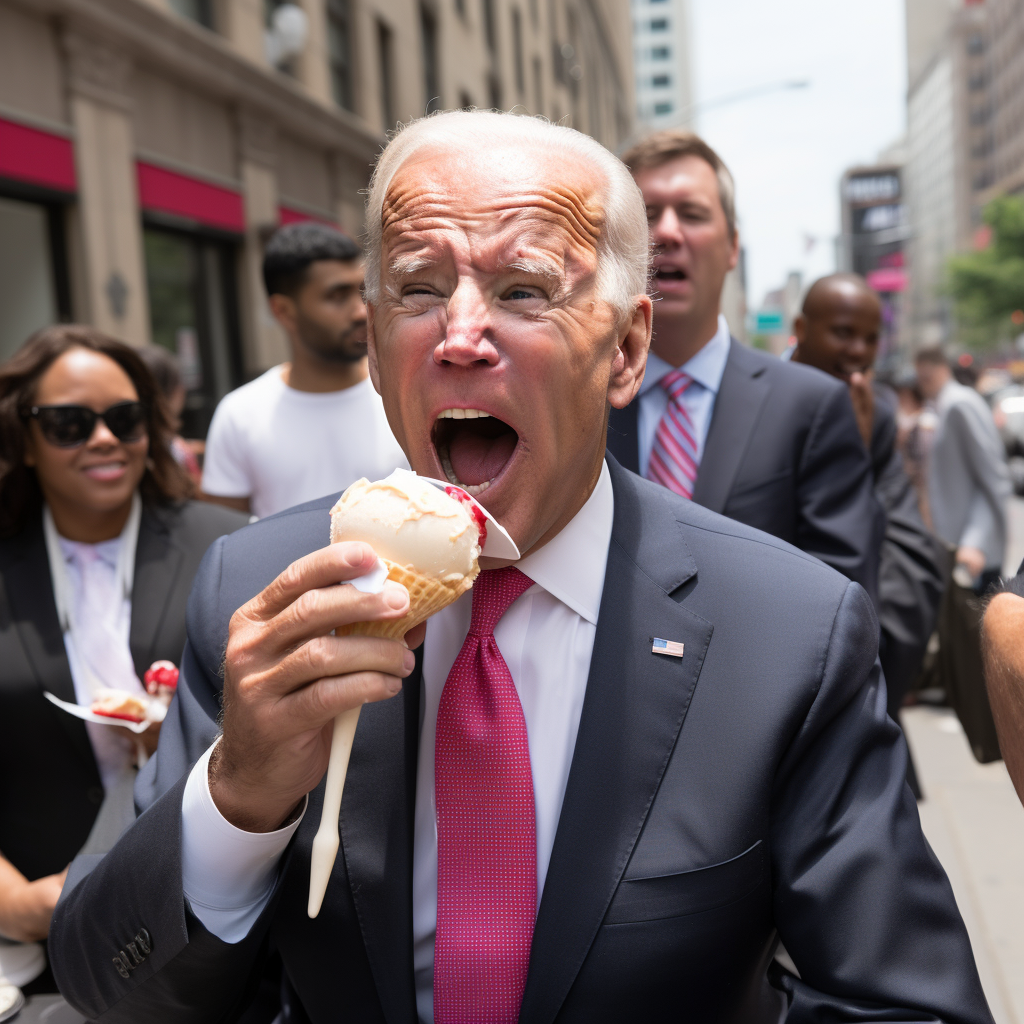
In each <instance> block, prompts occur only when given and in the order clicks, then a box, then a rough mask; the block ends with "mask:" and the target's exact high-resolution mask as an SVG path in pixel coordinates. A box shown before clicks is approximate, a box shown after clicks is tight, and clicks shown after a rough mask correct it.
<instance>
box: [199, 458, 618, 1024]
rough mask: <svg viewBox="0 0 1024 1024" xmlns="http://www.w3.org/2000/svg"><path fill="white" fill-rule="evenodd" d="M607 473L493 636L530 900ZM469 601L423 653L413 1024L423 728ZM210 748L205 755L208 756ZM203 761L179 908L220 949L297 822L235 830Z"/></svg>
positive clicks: (255, 900) (590, 623)
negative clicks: (512, 742)
mask: <svg viewBox="0 0 1024 1024" xmlns="http://www.w3.org/2000/svg"><path fill="white" fill-rule="evenodd" d="M613 512H614V508H613V497H612V484H611V477H610V475H609V473H608V467H607V465H605V466H603V467H602V469H601V476H600V478H599V480H598V483H597V486H596V487H595V488H594V491H593V493H592V494H591V495H590V498H589V499H588V500H587V502H586V504H585V505H584V506H583V508H581V509H580V511H579V512H578V513H577V515H576V516H575V517H574V518H573V520H572V521H571V522H570V523H569V524H568V525H567V526H566V527H565V528H564V529H563V530H562V531H561V533H559V534H558V535H557V536H556V537H555V538H554V539H552V540H551V541H549V542H548V543H547V544H546V545H545V546H544V547H543V548H541V549H540V550H539V551H537V552H534V553H533V554H532V555H529V556H527V557H526V558H523V559H521V560H520V561H519V562H518V563H517V564H518V568H519V569H520V570H521V571H522V572H524V573H525V574H526V575H527V576H529V577H530V579H532V580H533V581H534V583H535V586H532V587H530V589H529V590H527V591H526V592H525V593H524V594H523V595H522V596H521V597H520V598H519V599H518V600H516V601H515V602H513V604H512V605H511V606H510V607H509V609H508V611H506V612H505V614H504V615H503V616H502V618H501V620H500V621H499V623H498V625H497V626H496V627H495V630H494V638H495V641H496V642H497V645H498V649H499V650H500V651H501V653H502V656H503V657H504V659H505V663H506V664H507V665H508V669H509V673H510V674H511V676H512V680H513V682H514V683H515V687H516V691H517V693H518V694H519V700H520V702H521V704H522V708H523V717H524V718H525V720H526V733H527V740H528V743H529V748H530V767H531V770H532V773H533V791H534V806H535V809H536V822H537V898H538V900H539V899H540V897H541V893H542V892H543V888H544V880H545V878H546V876H547V869H548V863H549V862H550V859H551V850H552V847H553V845H554V841H555V831H556V829H557V827H558V818H559V815H560V814H561V809H562V798H563V797H564V795H565V786H566V782H567V781H568V778H569V767H570V765H571V763H572V755H573V750H574V749H575V746H576V733H577V730H578V729H579V723H580V714H581V713H582V710H583V698H584V694H585V693H586V688H587V678H588V676H589V674H590V659H591V655H592V654H593V650H594V637H595V636H596V632H597V615H598V610H599V608H600V604H601V595H602V592H603V591H604V576H605V568H606V566H607V559H608V545H609V543H610V541H611V534H612V519H613ZM471 609H472V593H469V594H466V595H464V596H463V597H462V598H460V599H459V600H458V601H456V602H455V603H454V604H453V605H450V606H449V607H448V608H446V609H444V610H443V611H441V612H439V613H438V614H437V615H435V616H434V617H433V618H432V619H431V620H430V621H429V623H428V625H427V637H426V641H425V643H424V647H423V694H424V711H423V728H422V732H421V736H420V749H419V764H418V769H417V771H418V777H417V786H416V808H415V834H414V840H413V891H412V899H413V907H412V913H413V963H414V968H415V972H416V1004H417V1009H418V1012H419V1016H420V1018H421V1020H423V1021H424V1022H426V1024H431V1022H432V1021H433V970H434V933H435V930H436V926H437V826H436V817H435V810H434V729H435V726H436V723H437V707H438V703H439V701H440V698H441V691H442V689H443V688H444V684H445V681H446V680H447V678H448V672H449V671H450V669H451V666H452V664H453V663H454V661H455V658H456V657H457V656H458V653H459V651H460V650H461V648H462V644H463V642H464V640H465V638H466V634H467V633H468V631H469V620H470V614H471ZM211 749H212V748H211ZM207 760H208V754H207V755H206V756H204V758H202V759H201V760H200V761H199V763H197V765H196V766H195V768H194V769H193V770H192V773H191V775H190V776H189V779H188V782H187V783H186V786H185V794H184V800H183V806H182V875H183V885H184V892H185V896H186V898H187V899H188V900H189V903H190V904H191V906H192V911H193V913H194V914H195V915H196V916H197V917H198V918H199V920H200V921H202V922H203V924H204V925H205V926H206V928H207V929H208V930H209V931H211V932H213V934H215V935H217V936H219V937H220V938H221V939H223V940H225V941H227V942H238V941H240V940H241V939H242V938H244V937H245V935H246V934H247V933H248V931H249V928H251V927H252V924H253V922H254V921H255V920H256V918H257V917H258V916H259V914H260V912H261V911H262V909H263V907H264V906H265V905H266V901H267V900H268V899H269V897H270V893H271V891H272V889H273V881H274V870H275V868H276V865H277V861H278V859H279V858H280V856H281V854H282V853H283V852H284V849H285V847H286V846H287V845H288V841H289V839H290V838H291V836H292V834H293V833H294V831H295V830H296V829H297V828H298V824H299V823H298V822H297V821H296V822H294V823H292V824H291V825H288V826H286V827H285V828H283V829H281V830H279V831H278V832H273V833H270V834H268V835H259V836H255V835H252V834H251V833H247V832H242V831H240V830H239V829H236V828H234V826H232V825H230V824H229V823H228V822H227V821H225V820H224V818H223V817H222V816H221V815H220V813H219V811H218V810H217V807H216V805H215V804H214V803H213V800H212V799H211V798H210V796H209V783H208V780H207Z"/></svg>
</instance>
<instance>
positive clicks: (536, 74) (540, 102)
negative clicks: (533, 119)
mask: <svg viewBox="0 0 1024 1024" xmlns="http://www.w3.org/2000/svg"><path fill="white" fill-rule="evenodd" d="M533 112H534V113H535V114H543V113H544V68H543V66H542V65H541V62H540V57H534V58H533Z"/></svg>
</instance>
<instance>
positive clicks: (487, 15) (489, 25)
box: [483, 0, 498, 53]
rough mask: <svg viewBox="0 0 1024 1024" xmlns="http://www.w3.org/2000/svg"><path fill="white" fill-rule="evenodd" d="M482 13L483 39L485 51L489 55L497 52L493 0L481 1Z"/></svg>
mask: <svg viewBox="0 0 1024 1024" xmlns="http://www.w3.org/2000/svg"><path fill="white" fill-rule="evenodd" d="M483 12H484V39H486V40H487V49H488V50H490V51H491V53H497V52H498V35H497V25H496V24H495V21H494V0H483Z"/></svg>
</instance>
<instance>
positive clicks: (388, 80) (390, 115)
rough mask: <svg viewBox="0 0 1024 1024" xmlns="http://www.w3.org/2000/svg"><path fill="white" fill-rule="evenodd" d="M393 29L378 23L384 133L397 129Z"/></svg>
mask: <svg viewBox="0 0 1024 1024" xmlns="http://www.w3.org/2000/svg"><path fill="white" fill-rule="evenodd" d="M393 53H394V48H393V42H392V37H391V29H389V28H388V27H387V25H385V24H384V22H383V21H378V22H377V63H378V66H379V67H380V116H381V121H382V123H383V127H384V131H386V132H389V131H391V129H392V128H394V127H395V92H394V81H395V77H394V74H395V71H394V60H393Z"/></svg>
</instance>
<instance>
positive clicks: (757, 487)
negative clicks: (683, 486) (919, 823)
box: [608, 338, 885, 601]
mask: <svg viewBox="0 0 1024 1024" xmlns="http://www.w3.org/2000/svg"><path fill="white" fill-rule="evenodd" d="M638 407H639V403H638V402H637V401H633V402H632V403H631V404H630V405H629V406H627V407H626V408H625V409H612V411H611V416H610V418H609V421H608V450H609V451H610V452H611V453H612V454H613V455H614V456H615V458H616V459H618V460H619V462H620V463H622V465H623V466H625V467H626V469H631V470H633V472H634V473H638V472H639V471H640V449H639V435H638V431H637V412H638ZM873 486H874V484H873V479H872V473H871V463H870V461H869V458H868V453H867V450H866V449H865V446H864V442H863V440H862V439H861V436H860V431H859V430H858V429H857V421H856V419H855V418H854V415H853V406H852V405H851V403H850V395H849V392H848V390H847V388H846V385H845V384H843V383H842V382H841V381H838V380H836V379H834V378H833V377H830V376H829V375H828V374H827V373H822V372H821V371H820V370H815V369H814V368H812V367H810V366H801V365H799V364H797V363H787V362H783V361H782V360H781V359H776V358H775V356H771V355H769V354H768V353H767V352H758V351H757V350H756V349H751V348H747V347H746V346H745V345H741V344H740V343H739V342H738V341H737V340H736V339H735V338H733V339H732V341H731V343H730V347H729V357H728V359H727V361H726V364H725V372H724V373H723V375H722V383H721V386H720V387H719V389H718V395H717V397H716V399H715V408H714V412H713V413H712V415H711V424H710V426H709V427H708V436H707V440H706V441H705V444H704V453H703V455H702V457H701V462H700V467H699V469H698V472H697V482H696V484H695V486H694V491H693V500H694V501H695V502H697V504H698V505H703V506H704V507H705V508H709V509H711V511H712V512H721V513H722V515H726V516H728V517H729V518H730V519H737V520H739V522H741V523H746V524H747V525H748V526H754V527H756V528H757V529H759V530H764V531H765V532H766V533H770V534H772V535H773V536H775V537H779V538H781V539H782V540H785V541H788V542H789V543H790V544H794V545H796V547H798V548H800V550H801V551H806V552H807V553H808V554H810V555H814V556H815V557H816V558H820V559H821V560H822V561H823V562H824V563H825V564H826V565H831V566H832V568H833V569H838V570H839V572H841V573H842V574H843V575H844V576H846V577H847V578H849V579H851V580H854V581H855V582H857V583H859V584H860V585H861V586H862V587H864V589H865V590H866V591H867V592H868V594H870V595H871V599H872V600H873V601H877V597H878V563H879V551H880V549H881V544H882V534H883V531H884V526H885V519H884V513H883V511H882V508H881V506H880V505H879V503H878V501H877V500H876V499H875V496H874V493H873Z"/></svg>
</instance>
